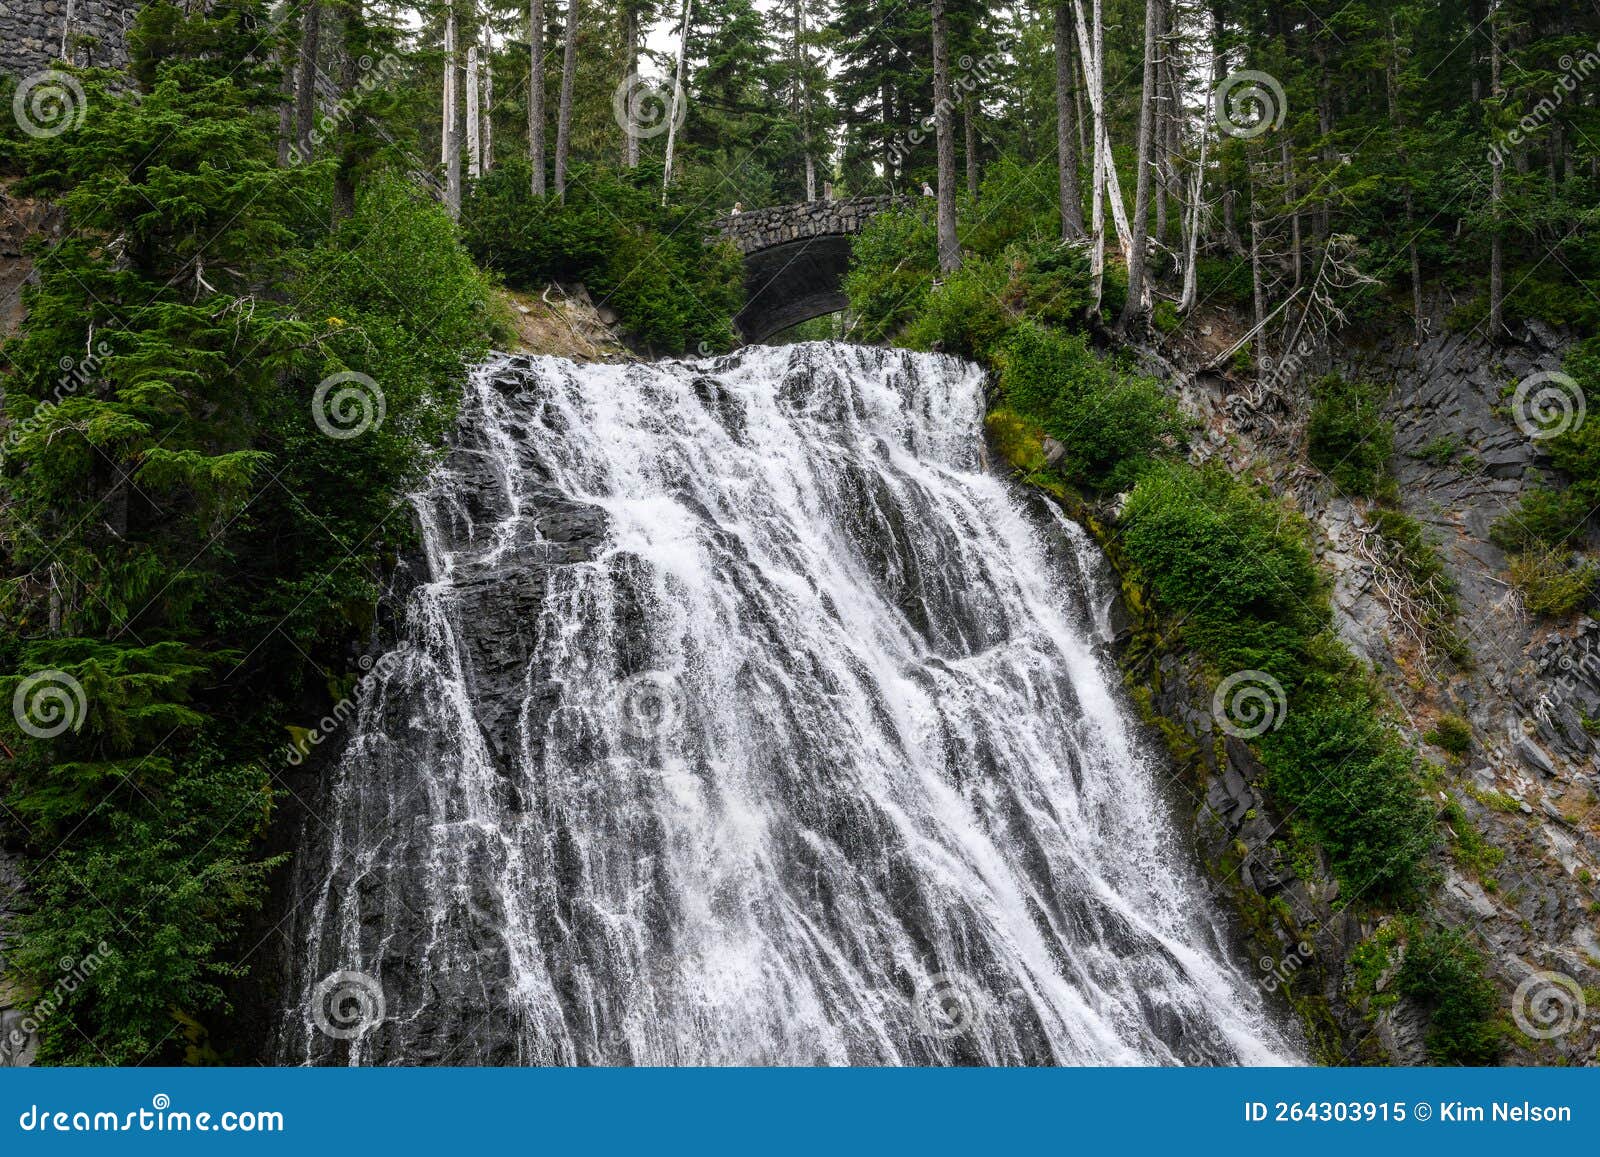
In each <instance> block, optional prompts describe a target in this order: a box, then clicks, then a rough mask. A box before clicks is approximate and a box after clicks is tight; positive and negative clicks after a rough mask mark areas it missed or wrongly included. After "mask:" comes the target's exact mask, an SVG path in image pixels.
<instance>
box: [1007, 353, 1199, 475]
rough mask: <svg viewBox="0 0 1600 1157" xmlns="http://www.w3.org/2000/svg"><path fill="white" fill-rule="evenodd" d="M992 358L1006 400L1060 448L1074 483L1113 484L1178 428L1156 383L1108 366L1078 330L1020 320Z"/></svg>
mask: <svg viewBox="0 0 1600 1157" xmlns="http://www.w3.org/2000/svg"><path fill="white" fill-rule="evenodd" d="M996 361H997V363H998V365H999V367H1000V390H1001V394H1002V395H1003V396H1004V398H1005V401H1006V404H1007V405H1009V406H1010V407H1011V408H1012V409H1013V410H1015V411H1016V412H1017V413H1018V414H1019V415H1021V416H1022V417H1023V418H1025V419H1027V420H1029V421H1031V422H1033V423H1035V424H1036V425H1038V426H1039V427H1040V428H1041V429H1043V430H1044V432H1045V433H1047V434H1049V435H1050V436H1051V437H1053V438H1055V439H1056V440H1057V441H1058V442H1060V443H1061V444H1062V445H1063V446H1064V447H1065V448H1066V456H1065V457H1064V458H1063V459H1062V462H1061V469H1062V471H1063V473H1065V474H1066V476H1067V477H1068V478H1070V479H1072V480H1073V481H1074V482H1079V483H1083V484H1086V485H1089V486H1095V487H1106V486H1112V487H1114V486H1117V485H1119V484H1121V483H1123V482H1125V481H1127V480H1129V479H1130V477H1131V476H1132V474H1133V473H1134V472H1135V471H1136V470H1137V469H1138V467H1139V466H1140V464H1142V463H1143V462H1145V461H1147V460H1148V459H1149V457H1150V456H1151V455H1152V454H1154V453H1155V452H1156V451H1157V449H1158V448H1159V447H1160V446H1161V444H1162V441H1163V439H1175V438H1177V437H1178V436H1179V435H1180V434H1181V432H1182V426H1181V424H1180V423H1179V420H1178V411H1177V404H1176V403H1175V402H1174V401H1173V399H1172V398H1171V396H1170V395H1168V394H1167V393H1166V391H1165V390H1163V389H1162V388H1161V385H1160V383H1158V382H1156V381H1154V380H1153V379H1151V378H1145V377H1140V376H1138V375H1134V374H1124V373H1120V372H1118V371H1116V370H1115V369H1113V368H1112V367H1111V366H1109V365H1107V364H1106V363H1105V362H1104V361H1102V360H1101V359H1100V358H1099V357H1098V356H1096V355H1095V353H1094V352H1093V351H1092V350H1090V349H1089V345H1088V341H1087V339H1086V338H1085V337H1083V336H1082V335H1081V334H1080V335H1067V334H1060V333H1055V332H1052V331H1050V330H1046V329H1044V328H1042V327H1040V326H1037V325H1034V324H1033V323H1031V322H1025V323H1023V324H1022V325H1020V326H1018V327H1017V328H1016V329H1015V330H1014V331H1013V332H1012V334H1011V336H1010V337H1009V338H1007V339H1006V341H1005V343H1004V345H1002V346H1001V347H1000V349H999V351H998V353H997V356H996Z"/></svg>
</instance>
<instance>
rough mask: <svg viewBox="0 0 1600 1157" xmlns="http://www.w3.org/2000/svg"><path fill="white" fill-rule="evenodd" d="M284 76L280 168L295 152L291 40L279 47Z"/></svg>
mask: <svg viewBox="0 0 1600 1157" xmlns="http://www.w3.org/2000/svg"><path fill="white" fill-rule="evenodd" d="M278 63H279V65H280V68H281V71H282V73H283V76H282V77H281V79H280V80H279V81H278V168H280V169H287V168H288V167H289V162H290V160H292V159H293V156H294V153H293V148H294V66H293V65H292V64H290V63H289V41H288V38H287V37H285V38H284V40H283V41H282V42H281V43H280V44H279V47H278Z"/></svg>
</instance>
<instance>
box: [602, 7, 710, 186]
mask: <svg viewBox="0 0 1600 1157" xmlns="http://www.w3.org/2000/svg"><path fill="white" fill-rule="evenodd" d="M573 3H577V0H573ZM693 9H694V0H683V23H682V24H681V25H679V27H678V63H677V66H676V67H674V68H673V70H672V108H671V110H670V111H669V113H668V115H667V160H666V165H665V167H664V168H663V169H662V170H661V203H662V204H663V205H665V204H666V203H667V191H668V190H669V189H671V188H672V159H673V155H674V153H675V152H676V149H677V144H678V100H679V99H680V98H681V97H682V96H683V64H684V58H685V57H686V56H687V55H688V51H689V15H690V13H691V12H692V11H693Z"/></svg>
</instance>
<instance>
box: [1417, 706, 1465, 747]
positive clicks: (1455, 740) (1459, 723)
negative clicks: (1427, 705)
mask: <svg viewBox="0 0 1600 1157" xmlns="http://www.w3.org/2000/svg"><path fill="white" fill-rule="evenodd" d="M1424 738H1426V739H1427V741H1428V742H1429V743H1431V744H1433V745H1434V746H1435V747H1438V748H1441V749H1442V750H1444V751H1447V752H1449V753H1450V754H1451V755H1454V756H1457V757H1460V756H1463V755H1465V754H1467V752H1469V751H1471V750H1472V724H1470V723H1468V722H1467V721H1466V720H1465V719H1463V718H1461V716H1459V715H1448V714H1446V715H1441V716H1439V719H1438V721H1437V722H1436V723H1435V724H1434V725H1433V730H1431V731H1429V732H1428V734H1427V735H1426V736H1425V737H1424Z"/></svg>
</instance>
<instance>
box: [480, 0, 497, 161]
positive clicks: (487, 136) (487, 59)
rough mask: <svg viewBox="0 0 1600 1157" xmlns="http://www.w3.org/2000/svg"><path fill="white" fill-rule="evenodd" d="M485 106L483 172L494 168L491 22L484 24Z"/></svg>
mask: <svg viewBox="0 0 1600 1157" xmlns="http://www.w3.org/2000/svg"><path fill="white" fill-rule="evenodd" d="M480 60H481V61H482V66H483V104H482V106H481V112H480V114H479V115H481V116H482V117H483V127H482V128H481V129H479V130H478V149H479V151H480V153H481V154H482V158H483V171H484V172H485V173H487V172H488V171H489V170H490V169H492V168H494V41H493V40H492V39H490V36H489V21H488V20H487V19H485V20H484V22H483V53H482V55H481V57H480Z"/></svg>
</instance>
